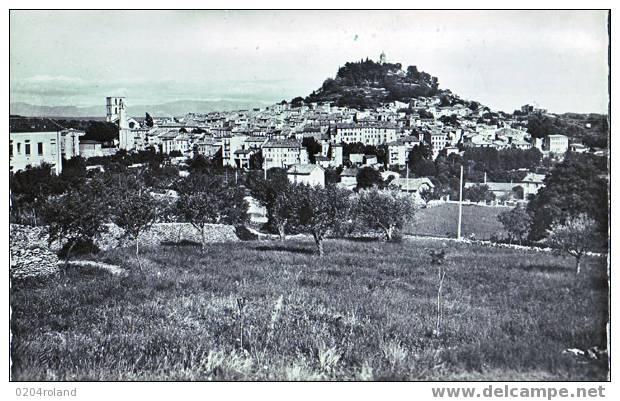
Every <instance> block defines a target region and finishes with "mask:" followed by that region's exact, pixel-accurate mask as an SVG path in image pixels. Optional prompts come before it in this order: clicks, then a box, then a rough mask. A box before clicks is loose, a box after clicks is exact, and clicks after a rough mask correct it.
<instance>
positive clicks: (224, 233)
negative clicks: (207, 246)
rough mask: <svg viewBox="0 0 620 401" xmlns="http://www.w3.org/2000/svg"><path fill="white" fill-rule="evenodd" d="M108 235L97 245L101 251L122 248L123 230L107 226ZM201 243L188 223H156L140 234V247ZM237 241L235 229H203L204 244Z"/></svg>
mask: <svg viewBox="0 0 620 401" xmlns="http://www.w3.org/2000/svg"><path fill="white" fill-rule="evenodd" d="M106 227H107V229H108V233H107V234H105V235H103V236H102V237H103V238H102V240H101V241H98V242H97V245H98V246H99V247H100V248H102V249H109V248H111V247H116V246H119V245H120V246H123V244H122V242H123V241H124V240H123V239H122V238H121V237H122V233H123V230H122V229H120V228H119V227H117V226H115V225H113V224H109V225H107V226H106ZM185 241H189V242H197V243H200V242H201V235H200V230H199V229H197V228H196V227H194V226H192V225H191V224H190V223H156V224H153V226H151V228H150V229H149V230H148V231H146V232H144V233H142V234H140V245H152V246H156V245H160V244H161V243H162V242H163V243H179V242H185ZM231 241H239V238H238V237H237V234H235V227H234V226H230V225H225V224H208V225H207V226H206V227H205V242H207V243H215V242H231Z"/></svg>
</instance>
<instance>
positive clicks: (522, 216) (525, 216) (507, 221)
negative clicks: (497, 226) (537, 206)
mask: <svg viewBox="0 0 620 401" xmlns="http://www.w3.org/2000/svg"><path fill="white" fill-rule="evenodd" d="M497 220H499V222H500V223H502V225H503V226H504V230H506V232H508V238H509V240H510V243H511V244H512V240H513V239H518V240H519V245H521V244H522V241H523V238H526V237H527V235H528V234H529V232H530V225H531V223H532V218H531V216H530V215H529V213H528V212H527V211H526V210H525V208H523V207H520V206H516V207H515V208H514V209H511V210H509V211H505V212H502V213H500V214H499V215H498V216H497Z"/></svg>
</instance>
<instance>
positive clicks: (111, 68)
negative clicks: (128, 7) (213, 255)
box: [10, 11, 608, 112]
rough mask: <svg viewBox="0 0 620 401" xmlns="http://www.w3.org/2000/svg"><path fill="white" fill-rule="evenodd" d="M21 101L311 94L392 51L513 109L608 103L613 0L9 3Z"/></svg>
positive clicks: (578, 108)
mask: <svg viewBox="0 0 620 401" xmlns="http://www.w3.org/2000/svg"><path fill="white" fill-rule="evenodd" d="M10 22H11V27H10V33H11V38H10V46H11V47H10V67H11V73H10V82H11V102H17V101H22V102H28V103H32V104H39V105H50V106H55V105H76V106H93V105H99V104H103V102H104V99H103V98H104V97H105V96H106V95H124V96H128V101H127V103H128V105H129V106H130V107H131V104H132V103H133V104H157V103H163V102H167V101H172V100H189V99H192V100H215V99H236V100H251V101H260V102H275V101H279V100H282V99H291V98H293V97H295V96H299V95H301V96H305V95H307V94H309V93H310V92H312V90H314V89H317V88H318V87H320V86H321V84H322V82H323V80H324V79H325V78H327V77H333V76H334V75H335V74H336V71H337V69H338V67H339V66H341V65H343V64H344V63H345V62H347V61H356V60H359V59H361V58H365V57H370V58H372V59H375V60H376V59H378V57H379V54H380V53H381V51H384V52H385V53H386V55H387V58H388V61H390V62H400V63H402V64H403V66H405V67H406V66H407V65H417V66H418V69H420V70H424V71H426V72H429V73H430V74H432V75H435V76H437V77H438V78H439V84H440V87H441V88H449V89H451V90H452V91H453V92H455V93H457V94H459V95H460V96H462V97H464V98H467V99H474V100H478V101H481V102H482V103H484V104H486V105H488V106H490V107H491V108H492V109H498V110H504V111H508V112H511V111H513V110H514V109H515V108H517V107H519V106H520V105H522V104H525V103H532V102H536V103H537V104H539V105H540V106H541V107H545V108H547V109H549V110H550V111H552V112H565V111H574V112H606V111H607V102H608V91H607V79H608V64H607V52H608V47H607V46H608V37H607V13H606V12H605V11H316V12H307V11H286V12H283V11H96V12H92V11H11V14H10Z"/></svg>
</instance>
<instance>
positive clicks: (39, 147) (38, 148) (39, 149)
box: [37, 142, 43, 156]
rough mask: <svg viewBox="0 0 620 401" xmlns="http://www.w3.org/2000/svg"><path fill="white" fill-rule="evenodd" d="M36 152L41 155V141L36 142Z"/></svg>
mask: <svg viewBox="0 0 620 401" xmlns="http://www.w3.org/2000/svg"><path fill="white" fill-rule="evenodd" d="M37 153H38V154H39V156H43V142H39V143H37Z"/></svg>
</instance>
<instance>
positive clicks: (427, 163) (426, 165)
mask: <svg viewBox="0 0 620 401" xmlns="http://www.w3.org/2000/svg"><path fill="white" fill-rule="evenodd" d="M410 170H411V172H412V173H413V174H414V175H415V176H416V177H429V176H434V175H435V174H436V173H437V169H436V168H435V163H433V162H432V161H431V160H427V159H421V160H420V161H419V162H417V163H416V164H414V165H412V166H410Z"/></svg>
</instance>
